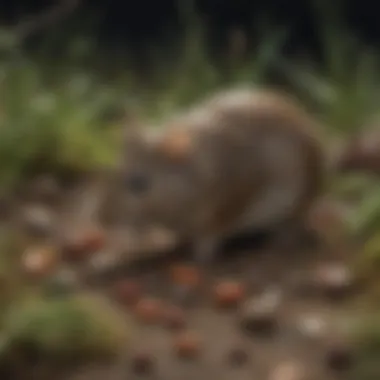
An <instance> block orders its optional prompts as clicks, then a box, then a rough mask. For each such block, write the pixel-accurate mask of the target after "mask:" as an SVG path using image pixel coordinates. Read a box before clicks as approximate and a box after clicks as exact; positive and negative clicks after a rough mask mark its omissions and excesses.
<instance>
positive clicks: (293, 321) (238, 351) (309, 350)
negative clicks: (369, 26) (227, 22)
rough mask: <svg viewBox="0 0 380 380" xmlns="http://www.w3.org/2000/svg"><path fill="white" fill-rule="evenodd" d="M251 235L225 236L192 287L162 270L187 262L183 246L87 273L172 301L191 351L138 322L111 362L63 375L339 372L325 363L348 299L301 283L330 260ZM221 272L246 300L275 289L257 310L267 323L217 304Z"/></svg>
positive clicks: (290, 376)
mask: <svg viewBox="0 0 380 380" xmlns="http://www.w3.org/2000/svg"><path fill="white" fill-rule="evenodd" d="M258 237H259V236H257V235H254V236H251V237H248V239H247V237H244V238H240V239H239V238H238V239H237V240H236V241H233V242H230V244H227V246H226V247H225V248H226V249H225V250H224V252H221V253H220V255H219V258H218V260H217V261H216V262H215V263H214V264H213V266H212V268H208V269H205V268H204V269H203V270H202V273H201V278H202V280H201V283H200V285H199V287H197V288H194V289H193V290H192V291H188V292H186V291H184V290H183V288H179V287H178V285H176V284H173V282H172V280H171V277H170V271H169V270H168V269H169V268H171V267H172V266H173V263H177V264H178V263H181V264H183V263H190V264H191V258H189V257H188V256H187V255H186V250H184V251H183V252H175V253H174V254H172V255H169V256H168V257H162V256H160V257H159V258H157V259H150V260H145V261H143V262H137V264H136V265H132V266H129V269H128V270H127V269H126V268H123V267H122V266H120V267H119V268H117V270H115V271H113V272H112V273H111V272H110V273H108V274H107V275H105V276H103V278H101V279H100V278H98V277H94V278H93V279H92V281H91V282H90V285H89V286H90V287H92V288H96V289H99V290H100V291H102V292H103V291H106V292H107V290H108V289H109V287H110V285H112V284H113V283H114V282H115V281H116V280H120V279H123V278H124V279H125V278H127V279H131V278H132V279H133V280H134V281H136V280H137V281H139V283H140V284H143V288H144V294H145V295H148V296H149V297H154V298H155V299H159V300H161V301H163V302H164V303H165V305H176V306H179V307H180V308H181V309H182V310H183V311H184V313H185V318H186V325H187V327H186V330H187V331H190V334H193V337H195V338H194V339H197V343H196V345H197V346H199V347H198V351H199V352H198V353H197V354H196V355H195V356H194V357H192V358H182V357H180V356H179V355H178V352H177V351H176V349H175V347H176V346H175V344H176V343H175V342H176V339H177V336H178V334H179V333H178V332H175V331H174V332H173V331H172V330H170V329H168V328H166V327H165V326H162V324H158V325H154V324H153V325H150V324H148V325H147V324H145V323H139V322H138V323H137V329H136V331H134V336H133V341H132V344H131V346H130V348H129V349H128V351H127V352H126V354H125V355H123V357H122V358H121V359H120V361H119V362H118V363H115V364H114V365H110V366H106V367H103V368H102V369H99V368H93V369H85V370H83V372H81V373H78V374H76V375H75V376H74V377H71V378H70V380H74V379H78V380H79V379H90V378H91V379H105V378H108V379H112V380H118V379H120V380H121V379H126V378H127V379H136V380H137V379H141V378H147V379H152V380H153V379H157V380H158V379H165V380H172V379H173V380H177V379H181V380H182V379H183V380H186V379H189V380H190V379H196V378H197V379H199V380H202V379H205V380H206V379H207V380H213V379H215V380H224V379H225V380H227V379H233V378H234V379H241V380H246V379H247V380H248V379H258V380H264V379H273V380H296V379H310V380H319V379H320V380H322V379H324V380H328V379H338V378H342V376H343V375H344V371H343V372H342V371H341V370H336V369H334V368H333V366H334V364H331V363H333V360H334V355H335V356H337V357H338V359H336V360H338V361H339V355H340V353H339V349H341V348H340V346H337V347H335V346H334V345H336V344H338V345H339V344H341V343H340V337H339V334H338V330H337V327H338V325H337V323H336V322H337V318H339V320H341V319H340V318H341V316H342V314H346V313H347V308H348V305H346V304H345V301H344V297H343V298H342V297H340V298H337V297H335V298H329V297H326V296H323V295H322V294H321V293H320V292H318V291H317V292H315V291H314V292H313V290H312V289H309V285H310V283H311V278H312V276H313V273H314V272H315V268H317V267H318V266H319V265H321V264H322V263H324V262H325V263H327V264H328V265H330V261H331V260H329V259H328V258H327V257H326V255H322V254H321V253H320V252H317V251H315V250H311V249H307V248H306V247H298V248H296V247H295V246H294V247H293V248H289V247H288V249H286V250H285V249H281V247H276V246H273V244H271V240H270V237H269V239H268V237H266V238H265V237H263V236H261V238H260V239H258ZM141 264H142V265H141ZM334 265H336V262H334ZM222 280H232V281H237V282H239V283H242V284H244V285H245V286H246V295H245V299H246V300H249V299H251V300H252V302H258V301H257V300H258V299H260V297H265V295H266V296H267V297H271V296H272V297H277V300H278V301H276V302H278V305H277V306H276V307H274V308H273V310H272V311H270V312H268V315H267V316H266V317H264V318H267V319H268V321H272V322H273V324H274V327H272V328H269V329H268V330H265V326H264V325H262V327H260V325H259V324H258V326H259V327H258V328H257V330H252V331H251V330H248V329H244V328H242V323H243V322H242V321H243V320H244V317H243V316H242V315H243V312H242V311H241V310H242V306H240V308H239V306H237V307H231V308H229V309H221V308H219V307H217V306H216V304H215V297H214V295H213V289H214V286H215V284H216V283H218V282H219V281H222ZM321 286H322V285H321ZM181 290H182V291H181ZM314 290H315V289H314ZM269 294H271V296H270V295H269ZM274 295H275V296H274ZM254 300H256V301H254ZM263 326H264V327H263ZM334 350H338V351H337V352H336V353H334ZM343 350H344V349H343ZM344 354H345V353H344V352H343V354H342V355H343V356H344ZM147 357H148V358H149V359H147ZM342 360H343V362H344V360H346V359H344V358H343V359H342ZM139 363H140V364H139ZM338 366H339V363H338ZM343 367H344V365H343ZM343 378H344V376H343Z"/></svg>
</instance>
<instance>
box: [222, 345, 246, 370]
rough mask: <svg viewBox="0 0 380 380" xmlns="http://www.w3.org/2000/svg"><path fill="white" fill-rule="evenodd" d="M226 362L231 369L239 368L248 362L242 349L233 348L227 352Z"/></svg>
mask: <svg viewBox="0 0 380 380" xmlns="http://www.w3.org/2000/svg"><path fill="white" fill-rule="evenodd" d="M227 360H228V362H229V363H230V365H232V366H233V367H241V366H243V365H244V364H246V363H247V362H248V353H247V351H246V350H245V349H244V348H242V347H234V348H232V349H231V351H230V352H228V355H227Z"/></svg>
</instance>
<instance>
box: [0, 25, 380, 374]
mask: <svg viewBox="0 0 380 380" xmlns="http://www.w3.org/2000/svg"><path fill="white" fill-rule="evenodd" d="M321 24H323V25H324V26H325V27H324V28H322V29H321V30H322V32H323V33H322V35H323V40H322V41H323V44H324V46H325V48H326V49H325V62H324V64H323V65H322V67H315V65H313V64H312V63H311V62H299V63H297V65H296V66H294V65H291V64H290V63H289V62H286V61H284V60H283V59H282V57H281V55H280V51H281V47H282V45H281V43H282V42H283V41H284V37H285V36H286V33H285V32H284V31H279V32H276V33H274V34H272V35H270V34H268V33H267V34H266V37H265V38H264V39H263V41H262V44H261V45H260V46H259V47H257V48H256V50H255V52H254V54H253V53H252V52H250V51H247V46H246V38H247V37H246V36H244V35H243V34H242V33H241V32H239V31H235V32H234V33H232V34H231V44H230V47H229V49H228V52H229V53H228V55H227V57H226V62H225V64H224V65H220V66H216V65H215V64H213V63H212V61H211V60H210V59H209V57H208V56H207V49H206V48H205V46H204V39H203V38H202V30H198V29H197V28H194V27H192V28H190V31H189V33H188V34H187V36H186V43H185V44H184V46H185V47H186V48H185V51H184V52H183V54H182V55H181V56H180V58H179V59H177V60H173V62H170V63H168V62H166V61H160V60H158V61H156V62H157V63H156V64H155V70H154V71H153V73H152V74H151V81H150V83H149V84H148V85H147V84H146V83H140V82H138V81H136V80H135V79H134V78H133V75H131V70H128V66H126V69H124V70H120V71H119V72H118V75H116V76H115V75H114V78H113V79H110V78H109V77H107V75H104V76H101V75H95V70H89V68H88V67H86V66H81V65H76V64H75V61H76V59H77V58H78V57H76V58H74V59H73V57H72V56H70V54H69V58H68V61H69V62H70V64H68V65H67V67H61V66H58V67H56V68H52V66H51V64H50V63H48V62H49V61H47V62H44V61H43V60H41V59H37V60H36V59H35V58H31V57H30V56H28V55H26V54H24V53H23V51H22V50H20V49H19V48H18V47H17V44H16V45H15V44H14V41H13V40H12V39H9V35H4V36H3V38H1V39H0V42H1V44H2V45H1V46H0V48H1V51H2V53H3V58H2V59H1V60H0V81H1V86H0V102H1V103H0V185H1V188H2V189H6V190H8V191H12V190H13V189H14V187H15V186H16V185H18V184H19V183H20V182H23V181H25V180H27V178H28V176H30V175H31V174H35V173H39V172H50V173H53V174H54V175H57V176H59V175H60V174H62V173H66V172H74V173H85V172H88V171H93V170H95V171H96V170H99V169H102V168H107V167H110V166H112V165H113V164H114V163H115V162H116V160H117V154H118V141H119V138H118V136H119V133H120V130H121V127H122V122H123V117H124V113H126V112H127V111H128V109H129V108H133V107H135V106H136V105H137V106H138V107H139V110H140V114H141V115H143V116H144V117H146V118H149V119H152V120H157V119H159V118H162V117H164V116H165V115H167V114H168V113H171V112H173V111H174V110H176V109H177V108H178V107H182V106H184V105H186V104H189V103H191V102H193V101H194V100H196V99H197V98H198V97H200V96H202V95H203V94H205V93H207V92H209V91H211V90H214V89H218V88H223V87H224V86H226V85H230V84H241V83H243V84H265V83H270V77H269V71H270V69H272V68H273V67H276V65H277V64H278V63H280V66H281V67H282V75H283V76H284V77H286V78H287V81H288V83H289V85H288V90H290V91H291V92H293V93H295V94H297V95H299V96H303V97H304V98H305V99H306V100H307V101H308V105H309V106H310V108H311V109H312V110H313V111H314V112H315V113H316V115H317V116H318V117H319V118H320V119H321V120H323V122H324V125H325V126H326V134H327V137H328V139H330V140H331V141H334V142H335V141H336V139H337V140H339V141H341V140H343V141H344V139H345V138H347V137H348V136H350V135H351V134H352V133H356V132H358V131H360V130H361V128H362V127H363V126H364V125H365V123H366V122H367V121H368V120H372V118H373V117H375V116H377V115H376V113H377V107H378V105H377V103H376V102H377V99H378V98H379V97H378V95H379V91H380V78H379V77H378V73H379V72H380V71H379V60H378V57H377V56H376V55H375V54H374V53H372V52H371V51H369V50H365V49H364V48H360V47H359V45H358V44H356V42H355V41H352V39H351V38H350V37H349V36H347V34H346V33H343V32H342V30H343V29H339V30H332V29H331V25H332V24H328V23H326V22H324V23H321ZM334 25H336V23H335V24H334ZM79 50H80V49H79ZM70 51H71V52H72V51H74V52H76V53H75V54H79V55H80V54H82V53H83V52H82V51H79V53H78V44H77V42H76V45H73V47H72V50H70ZM73 54H74V53H73ZM75 54H74V55H75ZM352 57H356V59H352ZM79 60H80V59H78V61H79ZM277 66H278V65H277ZM195 78H196V80H195ZM130 99H133V102H129V100H130ZM112 115H114V117H113V116H112ZM115 115H116V116H115ZM379 149H380V147H379ZM330 190H331V193H332V194H333V195H334V196H335V197H336V198H338V199H340V200H343V201H347V202H350V207H351V213H350V220H349V225H350V226H351V232H352V234H353V236H354V237H355V238H357V239H358V240H360V241H361V242H363V243H365V247H364V248H363V252H362V253H361V255H360V260H361V265H360V266H359V267H358V268H361V269H363V268H364V269H363V270H364V275H365V276H367V277H368V278H376V277H378V275H379V273H380V235H379V230H378V228H379V223H380V196H379V194H380V192H379V190H380V181H379V179H376V178H372V177H370V176H366V175H361V176H353V175H345V176H343V175H339V176H338V175H334V178H333V180H332V183H331V188H330ZM15 252H16V253H15ZM0 253H1V255H0V259H1V267H0V269H1V276H2V277H1V282H2V283H3V282H4V284H5V285H4V286H3V289H8V290H9V292H8V291H7V292H5V294H2V295H1V300H2V303H3V305H1V306H2V307H1V318H0V323H1V346H0V356H1V353H4V352H5V351H7V350H9V349H10V347H13V346H14V344H17V343H19V342H27V343H28V344H33V345H35V346H38V347H39V350H41V351H43V352H49V353H50V354H52V353H53V352H54V353H56V354H57V355H58V354H59V355H63V356H64V355H66V354H67V353H69V354H71V355H72V354H73V351H72V350H73V346H75V347H76V349H77V350H78V353H86V354H93V352H92V351H94V350H97V349H99V350H97V351H99V352H100V351H103V353H104V351H106V352H107V353H109V352H114V351H115V350H116V349H117V348H119V347H120V346H121V345H122V344H124V343H125V341H126V340H127V339H128V334H127V336H126V335H125V331H127V332H128V327H125V326H124V325H125V320H124V319H123V320H120V316H119V315H114V314H112V313H113V312H112V311H109V312H108V313H107V317H106V318H103V316H104V313H101V312H100V311H101V310H102V311H104V309H105V310H112V308H111V307H108V306H107V307H106V308H105V307H104V304H102V303H100V304H99V300H97V299H94V298H93V297H92V296H87V295H79V296H78V295H75V296H74V295H66V296H64V297H58V298H49V297H47V296H46V295H44V294H43V292H42V291H41V290H42V289H43V286H42V284H39V285H38V286H37V288H36V287H30V289H31V290H26V289H28V288H29V287H25V286H24V284H23V281H24V280H23V278H22V275H21V274H20V273H19V272H18V269H15V268H18V265H19V263H20V255H19V250H18V248H15V247H13V246H8V245H7V246H3V247H2V251H1V252H0ZM3 280H4V281H3ZM40 326H43V328H41V327H40ZM368 329H369V331H370V332H369V333H368ZM379 332H380V320H379V319H378V318H377V319H376V320H375V321H374V322H373V323H372V324H367V330H366V331H364V332H361V335H360V336H361V338H362V345H361V346H360V347H362V351H361V352H362V354H361V355H362V356H363V355H364V356H363V357H365V359H366V360H369V361H371V360H372V362H373V360H375V358H378V355H379V347H380V335H379ZM73 339H75V340H76V341H77V342H80V343H81V344H80V345H78V344H75V345H73ZM78 353H76V354H78ZM97 353H98V352H97ZM372 362H371V363H372ZM374 367H375V365H374ZM363 368H364V369H363ZM363 368H362V369H360V371H361V372H360V373H361V376H362V377H363V376H365V377H364V379H368V380H370V379H375V378H376V379H377V378H378V375H376V376H375V375H367V374H364V372H363V371H367V372H368V371H369V368H370V366H369V365H367V364H366V365H365V366H364V367H363ZM358 370H359V369H358ZM367 372H366V373H367ZM371 376H372V377H371ZM374 376H375V377H374Z"/></svg>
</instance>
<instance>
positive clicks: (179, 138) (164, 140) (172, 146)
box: [157, 130, 194, 162]
mask: <svg viewBox="0 0 380 380" xmlns="http://www.w3.org/2000/svg"><path fill="white" fill-rule="evenodd" d="M157 145H158V150H159V152H160V153H161V154H162V155H164V156H165V157H166V158H168V159H169V160H170V161H173V162H181V161H183V160H186V158H188V157H189V156H190V155H191V152H192V149H193V145H194V144H193V139H192V136H191V134H190V133H189V131H185V130H172V131H169V132H168V133H166V134H164V136H162V137H161V138H160V140H159V141H158V142H157Z"/></svg>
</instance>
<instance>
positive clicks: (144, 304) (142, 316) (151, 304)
mask: <svg viewBox="0 0 380 380" xmlns="http://www.w3.org/2000/svg"><path fill="white" fill-rule="evenodd" d="M135 312H136V315H137V317H138V319H139V320H140V321H142V322H144V323H148V324H153V323H157V322H158V321H159V320H160V319H161V316H162V304H161V302H160V301H159V300H156V299H154V298H143V299H141V300H140V301H138V302H137V304H136V309H135Z"/></svg>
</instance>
